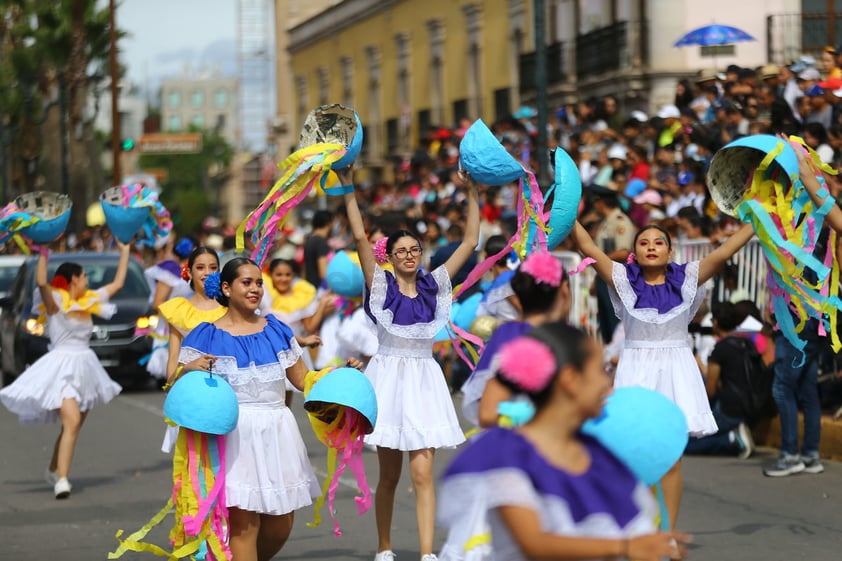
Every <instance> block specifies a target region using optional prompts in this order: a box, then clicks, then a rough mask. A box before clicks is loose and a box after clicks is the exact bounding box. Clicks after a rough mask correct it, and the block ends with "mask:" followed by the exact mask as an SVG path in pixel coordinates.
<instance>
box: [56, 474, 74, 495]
mask: <svg viewBox="0 0 842 561" xmlns="http://www.w3.org/2000/svg"><path fill="white" fill-rule="evenodd" d="M72 488H73V487H72V486H71V485H70V482H69V481H68V480H67V478H66V477H62V478H61V479H59V480H58V481H56V484H55V486H54V487H53V491H55V494H56V498H57V499H66V498H67V497H69V496H70V490H71V489H72Z"/></svg>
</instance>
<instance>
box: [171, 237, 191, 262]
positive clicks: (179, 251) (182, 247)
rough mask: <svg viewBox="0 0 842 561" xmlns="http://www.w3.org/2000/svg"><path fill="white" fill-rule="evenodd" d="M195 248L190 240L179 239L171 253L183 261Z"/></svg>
mask: <svg viewBox="0 0 842 561" xmlns="http://www.w3.org/2000/svg"><path fill="white" fill-rule="evenodd" d="M195 247H196V245H195V244H194V243H193V241H192V240H191V239H190V238H181V241H179V242H178V243H177V244H175V247H174V248H173V252H174V253H175V254H176V255H178V256H179V257H181V258H182V259H184V258H185V257H187V256H188V255H190V253H191V252H192V251H193V249H195Z"/></svg>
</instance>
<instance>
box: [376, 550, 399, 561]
mask: <svg viewBox="0 0 842 561" xmlns="http://www.w3.org/2000/svg"><path fill="white" fill-rule="evenodd" d="M374 561H395V554H394V553H392V550H391V549H387V550H386V551H381V552H379V553H378V554H377V555H375V556H374Z"/></svg>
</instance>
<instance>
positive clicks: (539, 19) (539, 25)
mask: <svg viewBox="0 0 842 561" xmlns="http://www.w3.org/2000/svg"><path fill="white" fill-rule="evenodd" d="M532 9H533V10H534V13H533V19H534V23H535V108H536V109H537V110H538V138H537V139H536V142H535V158H536V159H537V160H538V185H540V186H541V187H543V188H544V189H546V188H548V187H549V186H550V183H551V179H550V168H549V161H548V160H549V158H548V154H547V112H548V111H547V105H548V103H547V41H546V17H545V10H544V0H534V1H533V3H532Z"/></svg>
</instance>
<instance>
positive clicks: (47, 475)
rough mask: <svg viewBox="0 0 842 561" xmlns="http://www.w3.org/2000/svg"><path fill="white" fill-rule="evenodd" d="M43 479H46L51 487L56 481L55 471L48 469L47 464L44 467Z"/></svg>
mask: <svg viewBox="0 0 842 561" xmlns="http://www.w3.org/2000/svg"><path fill="white" fill-rule="evenodd" d="M44 481H46V482H47V483H48V484H50V485H51V486H52V487H55V485H56V482H57V481H58V475H56V472H54V471H50V467H49V466H47V467H46V468H45V469H44Z"/></svg>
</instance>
